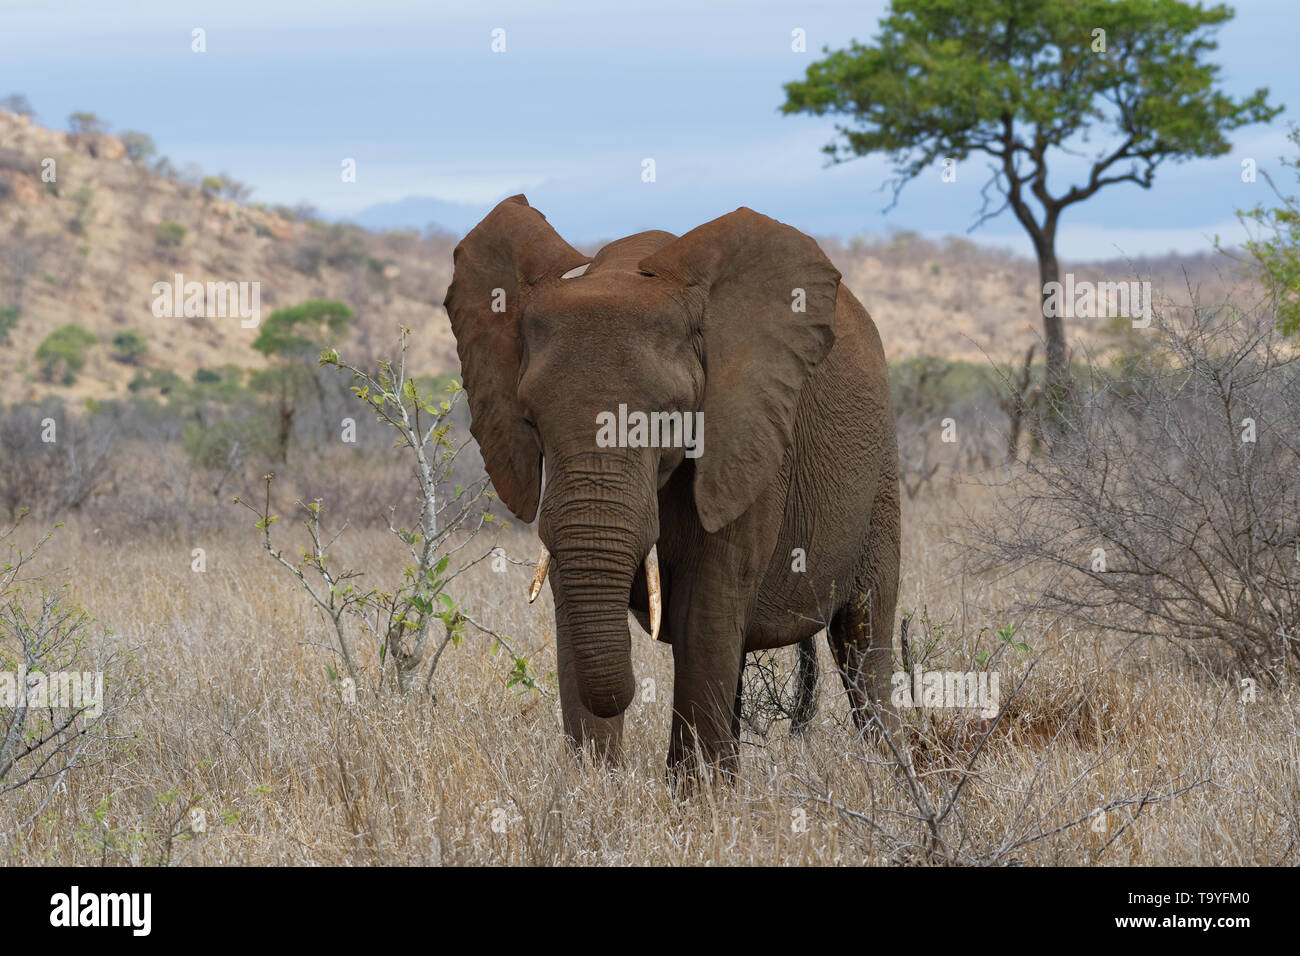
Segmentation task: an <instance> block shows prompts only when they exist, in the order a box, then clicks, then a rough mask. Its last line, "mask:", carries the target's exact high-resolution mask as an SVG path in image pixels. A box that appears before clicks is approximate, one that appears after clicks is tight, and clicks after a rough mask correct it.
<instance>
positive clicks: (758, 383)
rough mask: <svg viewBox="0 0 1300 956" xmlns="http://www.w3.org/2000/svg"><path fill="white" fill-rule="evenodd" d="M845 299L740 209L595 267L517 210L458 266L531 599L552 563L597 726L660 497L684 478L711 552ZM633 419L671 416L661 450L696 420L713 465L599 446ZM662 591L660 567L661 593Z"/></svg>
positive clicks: (490, 222)
mask: <svg viewBox="0 0 1300 956" xmlns="http://www.w3.org/2000/svg"><path fill="white" fill-rule="evenodd" d="M838 285H839V272H838V271H836V269H835V268H834V267H833V266H832V265H831V264H830V262H829V261H827V259H826V257H825V256H824V255H823V254H822V252H821V250H820V249H819V248H818V247H817V245H816V243H815V242H813V240H812V239H810V238H808V237H807V236H805V235H803V234H802V233H800V232H798V231H796V230H794V229H792V228H790V227H789V226H785V225H782V224H781V223H779V222H776V221H775V220H773V219H769V218H767V217H766V216H762V215H759V214H758V213H755V212H753V211H752V210H750V209H746V208H741V209H737V210H736V211H735V212H732V213H729V214H727V215H725V216H722V217H721V218H719V219H715V220H713V221H712V222H709V223H706V224H705V225H703V226H700V227H699V228H697V229H694V230H692V231H690V232H688V233H687V234H685V235H684V236H681V237H680V238H678V237H675V236H672V235H671V234H669V233H665V232H649V233H641V234H639V235H637V236H632V237H629V238H628V239H623V240H619V241H618V242H615V243H612V244H610V245H608V246H606V247H605V248H604V249H602V250H601V251H600V252H599V253H598V254H597V255H596V256H595V258H594V259H591V258H589V257H587V256H585V255H583V254H582V253H580V252H578V251H577V250H576V249H574V248H573V247H572V246H570V245H569V244H568V243H566V242H565V241H564V240H563V239H561V238H560V236H559V235H558V234H557V233H556V232H555V230H554V229H552V227H551V226H550V224H549V223H547V221H546V219H545V217H544V216H542V214H541V213H539V212H538V211H537V210H535V209H533V208H531V207H530V206H529V205H528V202H527V200H526V199H525V198H524V197H523V196H515V197H512V198H510V199H507V200H505V201H503V202H502V203H500V204H499V205H498V206H497V207H496V208H495V209H494V210H492V212H491V213H489V214H488V216H487V217H486V218H485V219H484V220H483V221H482V222H481V223H479V225H478V226H476V227H475V228H474V229H473V231H471V232H470V233H469V235H467V236H466V237H465V239H464V240H463V241H462V242H461V243H460V244H459V245H458V246H457V247H456V251H455V268H454V275H453V279H452V283H451V287H450V288H449V289H448V291H447V298H446V308H447V313H448V315H449V317H450V319H451V326H452V331H453V332H454V334H455V336H456V344H457V351H458V353H459V356H460V361H461V371H462V375H463V378H464V384H465V389H466V391H467V392H468V395H469V407H470V414H471V426H470V430H471V432H472V433H473V435H474V437H475V439H476V440H477V441H478V444H479V447H480V449H481V451H482V455H483V461H484V464H485V466H486V468H487V471H488V474H489V475H490V477H491V478H492V483H493V485H494V486H495V488H496V490H497V493H498V494H499V495H500V497H501V500H502V501H504V502H505V504H506V505H507V506H508V507H509V508H510V510H511V511H512V512H514V513H515V514H516V515H517V516H518V517H519V518H520V519H522V520H524V521H532V520H533V519H534V518H535V517H537V516H538V511H539V501H540V519H539V522H538V533H539V535H540V537H541V539H542V542H543V545H544V547H545V549H546V550H545V551H544V552H543V555H544V556H543V561H542V563H541V564H540V565H539V569H538V576H537V579H536V580H535V585H534V593H535V591H536V589H537V588H538V587H540V584H541V579H542V577H543V576H544V575H545V574H546V570H547V569H546V561H547V557H546V555H547V554H548V553H549V555H550V556H551V558H550V561H551V567H550V576H551V582H552V590H553V592H554V594H555V599H556V614H557V640H559V641H561V642H568V647H569V648H570V649H571V653H572V658H573V660H574V662H575V666H576V668H577V675H578V683H579V687H580V695H581V701H582V704H583V706H584V707H586V708H587V709H588V710H590V711H591V712H592V713H593V714H595V715H596V716H598V717H611V716H614V715H616V714H619V713H622V711H623V710H624V709H625V708H626V707H627V705H628V704H629V703H630V702H631V699H632V694H633V676H632V667H631V655H630V633H629V631H628V622H627V610H628V601H629V596H630V592H631V588H632V584H633V581H634V579H635V576H636V572H637V569H638V568H639V567H641V565H642V564H643V562H645V561H647V559H650V560H651V562H653V549H654V546H655V542H656V541H657V540H658V537H659V513H658V490H659V489H660V488H662V487H663V486H664V484H665V483H666V482H667V481H668V480H669V478H670V477H671V476H672V474H673V473H674V472H675V471H677V470H678V469H681V468H690V469H691V473H690V480H691V482H692V487H693V492H694V505H695V508H696V510H697V512H698V518H699V522H700V524H701V525H702V526H703V528H704V530H705V531H707V532H710V533H713V532H718V531H719V530H720V529H723V528H724V527H725V526H727V525H728V524H729V523H731V522H732V521H734V520H735V519H736V518H737V517H738V516H739V515H741V514H742V513H743V512H744V511H745V509H746V508H748V507H749V506H750V505H751V504H752V503H753V502H754V500H755V499H756V498H757V496H758V495H759V493H760V492H761V491H762V490H763V488H764V487H765V486H766V485H767V484H769V483H770V482H771V481H772V479H773V478H774V476H775V475H776V473H777V470H778V468H779V467H780V465H781V462H782V459H783V457H784V456H785V453H786V450H787V449H788V447H789V445H790V442H791V439H792V431H793V427H794V419H795V408H796V405H797V403H798V401H799V396H800V392H801V390H802V388H803V386H804V384H805V382H806V381H807V379H808V377H809V375H810V373H811V372H812V370H813V369H814V368H815V367H816V366H817V364H818V363H819V362H820V361H821V360H822V358H824V357H825V355H826V354H827V352H828V351H829V350H830V348H831V346H832V344H833V342H834V338H835V330H834V316H835V301H836V294H837V289H838ZM620 406H623V409H622V410H620ZM638 412H639V413H642V414H643V415H645V416H649V415H651V414H652V413H661V415H659V416H656V419H655V420H656V421H657V422H658V423H659V424H660V425H661V426H663V427H662V429H661V430H662V433H663V434H669V433H670V432H671V427H672V426H673V425H676V423H677V422H679V421H684V419H682V418H675V417H673V416H674V413H676V415H678V416H688V415H690V416H696V413H699V415H698V417H694V418H693V419H692V420H693V421H695V422H699V423H701V424H702V427H703V435H702V436H699V435H697V436H695V439H696V441H697V442H698V441H699V439H700V438H701V437H702V438H703V444H702V454H698V457H695V456H696V454H697V453H699V452H700V451H701V446H700V445H699V444H696V445H695V446H694V450H692V448H684V447H681V445H680V444H676V445H674V443H673V442H667V444H669V445H670V447H662V446H663V445H664V444H665V442H661V441H655V440H654V437H655V436H651V439H650V441H644V440H643V441H640V442H638V441H637V440H636V436H635V435H634V434H631V432H630V431H629V440H628V441H626V442H623V443H622V444H621V445H620V443H618V442H614V443H613V444H612V447H611V443H610V442H609V441H608V440H607V439H608V437H609V430H608V428H607V427H606V431H605V435H604V438H605V439H606V440H601V439H602V436H601V429H602V427H604V426H608V424H609V423H610V421H611V420H612V419H613V418H615V417H620V416H623V415H625V416H626V417H627V419H628V420H632V421H634V420H635V417H636V413H638ZM602 423H603V425H602ZM665 423H671V424H665ZM644 437H645V436H644V435H642V438H644ZM543 466H544V468H545V475H546V489H545V497H544V498H543V497H542V475H543ZM655 577H656V575H655V574H654V573H653V568H648V569H647V583H648V585H649V586H650V588H651V589H652V590H654V585H655ZM652 598H653V599H652V600H651V604H652V606H653V605H657V603H658V600H657V595H652ZM653 610H657V608H653V607H652V611H653ZM654 617H657V615H655V614H654V613H652V618H654Z"/></svg>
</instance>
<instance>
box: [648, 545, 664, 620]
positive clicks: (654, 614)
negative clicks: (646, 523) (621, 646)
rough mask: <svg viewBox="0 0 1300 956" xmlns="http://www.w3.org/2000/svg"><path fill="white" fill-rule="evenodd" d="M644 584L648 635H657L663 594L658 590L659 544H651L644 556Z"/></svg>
mask: <svg viewBox="0 0 1300 956" xmlns="http://www.w3.org/2000/svg"><path fill="white" fill-rule="evenodd" d="M645 586H646V591H648V592H649V594H650V636H651V637H652V638H654V639H656V640H657V639H658V637H659V622H660V621H662V620H663V616H664V607H663V596H662V594H661V593H660V590H659V546H658V545H652V546H651V548H650V553H649V554H647V555H646V556H645Z"/></svg>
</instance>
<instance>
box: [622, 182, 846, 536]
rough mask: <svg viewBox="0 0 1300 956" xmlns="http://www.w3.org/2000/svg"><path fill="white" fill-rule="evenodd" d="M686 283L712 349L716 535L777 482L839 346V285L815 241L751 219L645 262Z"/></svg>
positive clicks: (708, 512) (702, 488)
mask: <svg viewBox="0 0 1300 956" xmlns="http://www.w3.org/2000/svg"><path fill="white" fill-rule="evenodd" d="M639 265H640V268H641V269H642V271H644V272H648V273H651V274H653V275H656V276H661V277H664V278H667V279H670V280H673V281H675V282H677V283H678V284H679V285H680V286H681V288H682V297H683V299H684V301H685V302H686V307H687V309H688V310H690V311H691V312H692V313H693V317H694V319H695V321H696V322H697V323H698V325H697V328H698V330H699V332H700V334H701V336H702V338H703V342H704V367H705V384H704V402H703V406H702V411H703V413H704V422H703V425H704V449H703V453H702V454H701V456H700V457H699V459H698V460H697V461H696V462H695V506H696V509H697V510H698V511H699V514H700V522H701V523H702V524H703V525H704V528H705V530H707V531H709V532H714V531H717V530H719V529H720V528H723V527H725V526H726V525H728V524H730V523H731V522H732V521H734V520H735V519H736V518H737V517H739V516H740V515H741V514H742V513H743V512H744V511H745V510H746V509H747V508H748V507H749V506H750V505H752V504H753V503H754V500H755V499H756V498H757V497H758V495H759V493H760V492H761V491H762V490H763V489H764V488H765V487H767V485H768V484H769V483H770V482H771V481H772V480H773V479H774V478H775V477H776V473H777V470H778V469H779V468H780V466H781V462H782V459H783V458H784V457H785V454H786V452H787V451H788V450H789V448H790V445H791V442H792V440H793V433H794V419H795V411H796V408H797V406H798V404H799V396H800V394H801V393H802V391H803V388H804V385H805V384H806V383H807V381H808V377H809V376H810V375H811V374H812V371H813V369H814V368H816V367H817V365H818V363H820V362H821V361H822V359H824V358H825V357H826V355H827V353H829V352H830V350H831V347H832V346H833V345H834V344H835V300H836V295H837V293H838V290H839V282H840V273H839V270H837V269H836V268H835V267H834V266H833V265H831V263H830V260H829V259H827V258H826V255H825V254H824V253H823V252H822V251H821V249H820V248H818V246H817V243H816V242H814V241H813V240H812V239H811V238H810V237H808V236H806V235H804V234H803V233H801V232H799V231H798V230H797V229H793V228H791V227H790V226H787V225H785V224H783V223H780V222H777V221H776V220H775V219H770V218H768V217H767V216H763V215H760V214H759V213H756V212H754V211H753V210H752V209H747V208H744V207H741V208H740V209H737V210H736V211H735V212H732V213H728V214H727V215H725V216H722V217H720V218H718V219H715V220H713V221H712V222H707V223H705V224H704V225H702V226H700V227H699V228H697V229H692V230H691V231H690V232H688V233H686V234H685V235H684V236H682V237H681V238H680V239H676V240H674V241H673V242H671V243H669V244H668V245H666V246H665V247H664V248H662V249H660V250H659V251H658V252H656V253H655V254H654V255H651V256H649V257H647V258H645V259H643V260H642V261H641V262H640V263H639Z"/></svg>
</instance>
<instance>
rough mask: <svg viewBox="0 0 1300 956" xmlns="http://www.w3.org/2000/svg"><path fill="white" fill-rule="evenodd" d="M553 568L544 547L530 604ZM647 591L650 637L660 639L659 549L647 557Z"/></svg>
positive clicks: (530, 592)
mask: <svg viewBox="0 0 1300 956" xmlns="http://www.w3.org/2000/svg"><path fill="white" fill-rule="evenodd" d="M550 567H551V552H550V551H548V550H547V548H546V545H542V551H541V554H539V555H538V556H537V567H536V569H535V570H534V571H533V582H532V584H531V585H530V586H529V588H528V603H529V604H532V603H533V602H534V601H536V600H537V596H538V595H539V594H541V593H542V585H543V584H545V583H546V573H547V571H548V570H550ZM645 582H646V591H647V592H648V593H649V597H650V637H651V638H653V639H656V640H657V639H658V637H659V625H660V623H661V622H662V621H663V590H662V588H661V586H660V583H659V547H658V546H657V545H651V546H650V553H649V554H647V555H646V556H645Z"/></svg>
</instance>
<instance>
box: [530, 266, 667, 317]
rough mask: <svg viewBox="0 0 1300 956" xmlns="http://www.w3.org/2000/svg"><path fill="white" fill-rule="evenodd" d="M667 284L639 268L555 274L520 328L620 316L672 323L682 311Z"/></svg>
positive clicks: (532, 303) (538, 294)
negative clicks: (558, 276)
mask: <svg viewBox="0 0 1300 956" xmlns="http://www.w3.org/2000/svg"><path fill="white" fill-rule="evenodd" d="M672 291H673V290H672V289H671V288H670V283H668V282H666V281H665V280H662V279H657V278H655V277H653V276H645V275H641V274H640V273H638V272H625V271H621V270H610V271H602V272H597V271H596V270H595V268H594V266H593V268H591V269H589V270H588V271H587V273H586V275H583V276H579V277H574V278H571V279H557V280H555V281H553V282H551V283H548V284H547V285H545V286H543V287H542V288H540V289H539V290H538V291H537V292H536V293H535V294H534V295H533V296H532V298H531V299H530V300H529V302H528V304H527V305H526V306H525V308H524V327H525V329H526V330H527V329H528V328H529V327H533V326H537V325H544V326H555V327H573V328H581V327H586V326H587V325H589V324H594V323H599V324H600V325H601V326H602V327H613V328H617V326H618V323H619V321H627V322H633V323H635V324H637V325H640V326H645V325H650V324H654V325H663V327H664V328H665V329H669V328H675V327H676V325H677V324H678V322H677V320H678V319H680V316H681V307H680V305H679V304H678V299H676V298H674V296H673V295H672Z"/></svg>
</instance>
